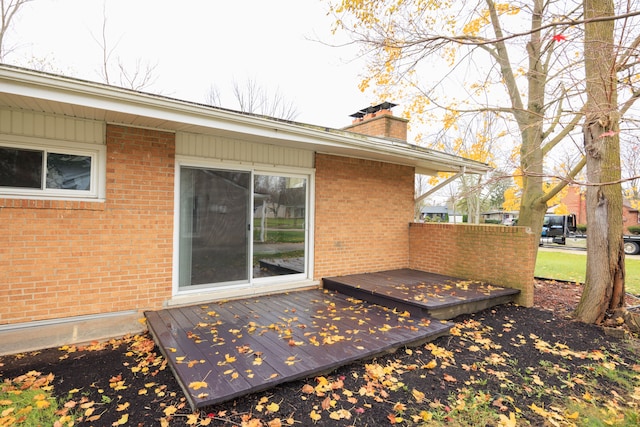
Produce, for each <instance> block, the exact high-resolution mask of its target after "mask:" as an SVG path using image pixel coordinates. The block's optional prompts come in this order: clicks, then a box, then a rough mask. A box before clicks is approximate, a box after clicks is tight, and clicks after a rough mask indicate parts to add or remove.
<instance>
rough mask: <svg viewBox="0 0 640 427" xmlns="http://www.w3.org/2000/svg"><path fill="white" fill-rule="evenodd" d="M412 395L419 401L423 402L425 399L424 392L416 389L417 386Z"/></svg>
mask: <svg viewBox="0 0 640 427" xmlns="http://www.w3.org/2000/svg"><path fill="white" fill-rule="evenodd" d="M411 395H412V396H413V398H414V399H415V400H416V402H418V403H422V402H423V401H424V397H425V396H424V393H423V392H421V391H418V390H416V389H415V388H414V389H413V390H412V391H411Z"/></svg>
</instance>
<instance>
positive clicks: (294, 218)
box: [253, 175, 307, 278]
mask: <svg viewBox="0 0 640 427" xmlns="http://www.w3.org/2000/svg"><path fill="white" fill-rule="evenodd" d="M253 187H254V188H253V260H254V264H253V265H254V268H253V277H254V278H260V277H268V276H282V275H290V274H299V273H305V271H306V267H305V266H306V253H305V248H306V213H307V210H306V206H307V179H306V178H304V177H291V176H279V175H255V177H254V179H253Z"/></svg>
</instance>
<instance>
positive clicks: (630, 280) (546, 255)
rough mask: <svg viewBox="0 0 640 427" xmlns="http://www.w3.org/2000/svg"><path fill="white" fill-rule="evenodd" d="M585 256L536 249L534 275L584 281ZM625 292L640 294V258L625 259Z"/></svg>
mask: <svg viewBox="0 0 640 427" xmlns="http://www.w3.org/2000/svg"><path fill="white" fill-rule="evenodd" d="M586 263H587V257H586V256H585V255H584V254H572V253H568V252H548V251H542V250H540V251H538V259H537V261H536V271H535V275H536V277H543V278H545V279H558V280H569V281H572V282H580V283H584V276H585V271H586V268H587V264H586ZM626 272H627V280H626V288H627V292H631V293H632V294H635V295H640V260H638V259H627V260H626Z"/></svg>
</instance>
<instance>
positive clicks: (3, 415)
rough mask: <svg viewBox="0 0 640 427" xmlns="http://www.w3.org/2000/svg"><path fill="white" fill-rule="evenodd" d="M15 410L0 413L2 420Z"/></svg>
mask: <svg viewBox="0 0 640 427" xmlns="http://www.w3.org/2000/svg"><path fill="white" fill-rule="evenodd" d="M15 410H16V408H8V409H5V410H4V411H2V412H0V415H1V416H2V418H4V417H7V416H9V415H10V414H12V413H13V412H15Z"/></svg>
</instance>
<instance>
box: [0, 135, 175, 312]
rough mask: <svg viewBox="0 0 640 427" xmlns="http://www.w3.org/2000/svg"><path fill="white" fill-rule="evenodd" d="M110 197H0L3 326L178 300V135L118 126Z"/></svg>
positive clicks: (110, 140) (111, 151)
mask: <svg viewBox="0 0 640 427" xmlns="http://www.w3.org/2000/svg"><path fill="white" fill-rule="evenodd" d="M106 132H107V134H106V140H107V171H106V175H107V176H106V180H107V181H106V201H105V202H104V203H100V202H66V201H36V200H11V199H0V236H2V237H1V239H2V244H1V245H0V288H1V289H2V292H0V324H8V323H20V322H29V321H35V320H45V319H53V318H62V317H69V316H79V315H88V314H95V313H108V312H116V311H123V310H138V309H147V308H150V309H157V308H160V307H161V306H162V302H163V301H164V300H166V299H167V298H169V297H170V296H171V287H172V283H171V274H172V241H173V191H174V188H173V186H174V163H175V160H174V157H175V136H174V134H171V133H164V132H157V131H152V130H144V129H135V128H127V127H121V126H113V125H108V126H107V130H106Z"/></svg>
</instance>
